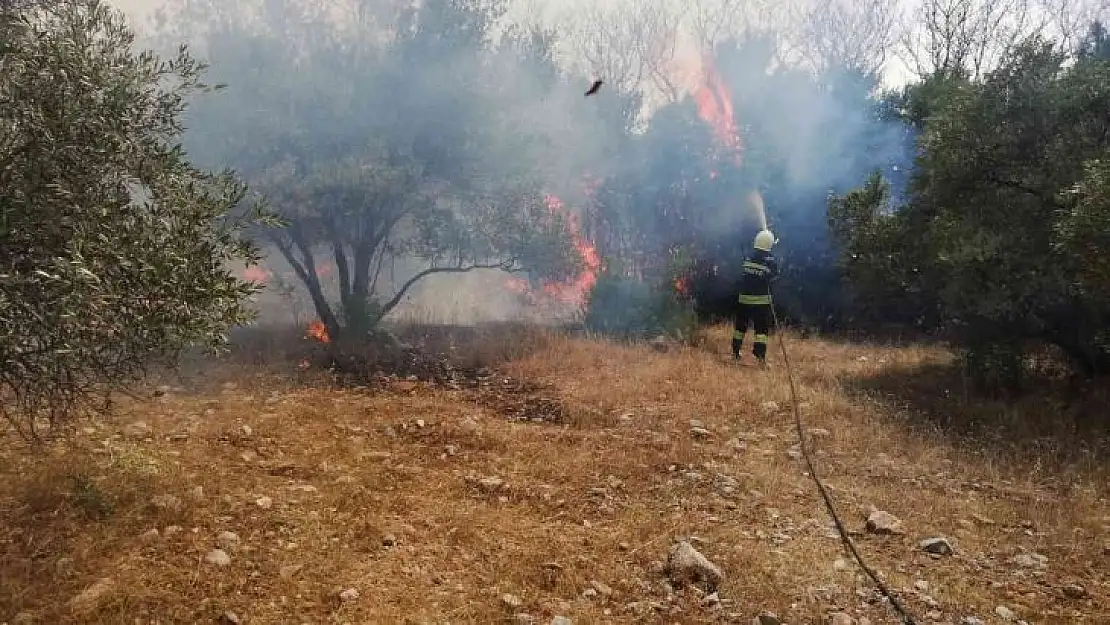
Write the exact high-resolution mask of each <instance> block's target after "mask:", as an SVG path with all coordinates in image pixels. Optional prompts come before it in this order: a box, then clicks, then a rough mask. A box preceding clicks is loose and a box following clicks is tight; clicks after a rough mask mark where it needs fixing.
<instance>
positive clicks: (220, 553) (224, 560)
mask: <svg viewBox="0 0 1110 625" xmlns="http://www.w3.org/2000/svg"><path fill="white" fill-rule="evenodd" d="M204 561H205V562H207V563H209V564H211V565H213V566H220V567H223V566H228V565H229V564H231V556H229V555H227V552H226V551H224V550H223V549H213V550H212V551H209V552H208V555H206V556H204Z"/></svg>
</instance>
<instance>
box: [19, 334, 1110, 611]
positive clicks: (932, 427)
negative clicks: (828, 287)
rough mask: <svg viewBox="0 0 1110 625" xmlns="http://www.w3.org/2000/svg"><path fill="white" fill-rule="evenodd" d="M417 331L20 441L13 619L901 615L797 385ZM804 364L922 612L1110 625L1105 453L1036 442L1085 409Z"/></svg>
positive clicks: (213, 383)
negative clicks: (802, 434) (830, 504)
mask: <svg viewBox="0 0 1110 625" xmlns="http://www.w3.org/2000/svg"><path fill="white" fill-rule="evenodd" d="M724 339H725V335H724V334H723V333H720V332H719V333H718V334H717V335H715V336H714V342H713V343H712V345H714V346H716V345H717V344H720V345H724ZM399 340H400V342H401V343H402V344H404V345H406V346H408V347H411V348H412V351H411V352H406V351H405V349H406V348H404V347H403V348H402V352H401V353H409V354H410V356H411V357H412V358H417V359H419V358H423V356H419V354H427V353H442V354H448V355H451V358H450V359H447V360H444V359H443V358H440V359H433V360H432V361H428V362H424V361H420V362H421V363H422V364H420V365H419V366H410V367H408V368H403V367H396V366H395V367H393V368H392V369H393V370H391V369H390V368H385V369H381V368H378V369H375V367H372V366H371V367H365V366H362V365H358V366H352V365H350V363H349V362H348V364H347V365H345V366H338V367H337V366H335V362H334V361H333V360H329V359H328V356H327V355H326V354H325V353H324V352H322V351H321V350H319V349H318V348H298V349H301V350H307V352H306V353H294V352H296V351H297V350H290V352H289V353H283V354H281V355H280V357H279V356H274V355H271V356H270V357H269V358H259V357H257V356H252V358H253V360H251V359H250V358H247V359H244V358H242V357H240V358H238V359H237V360H235V361H233V362H223V363H220V364H218V365H214V364H209V365H207V366H205V367H204V368H200V369H194V370H192V371H190V372H187V374H186V375H184V377H178V378H173V379H170V378H167V379H166V380H165V381H164V383H163V384H162V385H161V386H160V387H158V388H152V389H151V391H150V392H149V398H148V399H138V400H134V401H132V400H128V401H127V402H126V403H124V404H122V405H121V406H120V407H119V409H118V410H117V412H116V414H115V416H114V417H113V418H112V419H108V420H103V421H99V422H90V423H84V424H81V426H80V431H79V435H78V436H77V438H76V439H75V441H74V442H73V443H72V444H71V445H66V446H61V445H56V446H52V447H51V448H50V449H49V450H48V451H46V452H40V453H38V454H28V453H27V452H26V451H25V450H23V449H21V448H20V446H19V445H18V444H16V442H15V441H14V440H11V439H9V440H11V444H8V445H5V446H4V449H3V451H2V452H0V459H2V464H0V471H2V472H3V480H0V562H2V565H0V566H2V567H3V570H2V571H0V573H2V574H0V622H3V621H4V620H5V619H6V620H7V622H10V623H58V622H80V623H92V622H99V623H115V622H128V623H179V622H224V623H367V622H374V623H379V622H380V623H404V622H409V623H459V622H477V623H494V622H518V623H631V622H660V623H706V622H735V623H745V624H747V623H764V624H766V623H778V622H782V623H795V624H798V623H825V622H831V623H836V624H838V625H847V624H851V623H867V622H870V623H896V622H898V621H897V618H896V615H895V613H894V612H893V611H892V610H891V607H890V606H889V605H887V604H886V602H885V601H884V599H883V598H882V597H881V596H880V595H879V594H878V593H877V592H876V590H875V589H874V587H873V586H872V585H871V584H870V583H869V580H867V578H866V577H865V576H864V575H863V574H862V572H861V571H860V569H859V568H858V567H857V565H856V564H855V562H854V561H853V560H852V559H851V557H850V556H849V555H847V554H846V552H845V551H844V549H843V547H842V545H841V542H840V538H839V535H838V534H837V532H836V531H835V529H834V528H833V526H832V525H831V523H830V521H829V519H828V516H827V514H826V512H825V510H824V507H823V503H822V501H821V499H820V497H819V495H818V493H817V491H816V489H815V487H814V484H813V482H812V480H811V478H810V476H809V474H808V472H807V468H806V465H805V461H804V458H803V457H802V455H801V450H800V448H799V446H798V443H797V437H796V434H795V431H794V422H793V416H792V412H791V409H790V407H791V400H790V395H789V390H788V387H787V381H786V375H785V371H784V370H783V368H782V367H781V366H779V367H775V368H772V369H771V370H770V371H760V370H758V369H755V368H750V367H735V366H733V365H731V364H730V363H727V362H725V361H724V360H723V359H722V358H721V357H720V355H719V354H717V353H713V350H707V349H692V348H677V347H675V346H669V345H665V344H657V345H654V346H651V345H646V346H638V347H636V346H632V347H619V346H614V345H611V344H605V343H601V342H594V341H588V340H585V339H580V338H568V337H562V336H553V335H545V334H538V333H536V332H532V333H531V334H528V333H527V332H524V331H522V330H519V329H518V330H516V331H515V333H508V334H505V333H498V334H496V335H475V336H469V337H463V338H460V337H458V336H455V335H448V334H443V333H441V334H439V335H436V336H432V335H423V336H416V337H413V336H404V337H401V338H400V339H399ZM790 345H791V347H792V350H793V361H794V362H795V364H796V367H797V373H798V377H799V382H800V394H801V398H800V401H801V408H802V413H803V416H804V418H805V420H806V422H807V425H806V427H807V433H808V441H809V444H810V446H811V447H812V448H813V449H814V453H815V456H814V459H815V460H816V462H817V466H818V470H819V471H820V473H821V475H822V477H823V478H824V479H825V482H826V485H827V486H828V488H829V490H830V493H831V495H832V496H833V498H834V499H835V500H836V503H837V506H838V509H839V512H840V514H841V516H842V518H843V520H844V522H845V524H846V525H847V529H848V530H849V532H850V533H851V535H852V537H853V540H854V541H855V543H856V544H857V546H858V549H859V550H860V552H861V553H862V554H863V556H864V557H865V559H866V560H867V562H868V564H869V565H870V566H871V567H872V568H873V569H875V570H876V571H877V572H878V573H879V574H880V575H881V577H882V578H883V579H884V580H885V581H886V583H887V584H888V585H889V587H890V588H891V589H892V590H893V591H894V592H895V593H896V595H897V597H898V599H899V600H900V601H901V602H902V603H904V604H905V605H906V607H907V608H908V609H909V610H910V611H911V612H912V613H913V614H914V616H915V617H917V618H918V619H919V622H922V623H928V622H938V623H966V624H972V623H1018V622H1022V621H1024V622H1027V623H1092V624H1094V623H1107V622H1110V566H1108V565H1110V503H1108V501H1107V492H1106V491H1107V483H1108V482H1107V480H1106V476H1107V474H1106V471H1105V469H1104V468H1103V467H1104V466H1105V462H1104V461H1105V459H1106V456H1105V447H1104V445H1105V438H1104V435H1101V434H1098V433H1097V432H1094V433H1093V431H1092V430H1083V429H1081V428H1080V426H1078V425H1074V424H1072V425H1066V424H1064V425H1061V424H1060V423H1053V424H1052V425H1045V424H1043V423H1041V422H1042V421H1045V419H1044V417H1045V414H1047V413H1046V412H1045V411H1046V410H1047V408H1046V406H1048V405H1051V406H1052V407H1053V410H1055V412H1053V413H1051V414H1053V415H1054V416H1055V417H1056V420H1057V421H1059V422H1063V421H1066V420H1067V419H1070V418H1071V416H1072V415H1071V414H1070V412H1069V411H1070V410H1073V409H1074V410H1079V409H1080V408H1082V409H1083V410H1087V409H1088V408H1089V405H1088V404H1084V405H1083V406H1080V407H1074V406H1070V405H1064V404H1060V403H1058V402H1056V401H1055V400H1054V401H1053V402H1052V403H1050V404H1048V403H1044V402H1042V401H1041V400H1038V401H1027V402H1025V403H1022V402H1016V401H1011V402H1003V401H1002V400H990V401H988V400H985V399H972V398H970V396H968V395H966V394H965V393H964V391H963V389H960V388H958V387H950V386H945V385H944V384H943V383H942V382H943V378H937V379H936V380H934V381H933V382H930V384H931V385H932V386H930V387H928V388H929V389H931V390H930V391H929V392H930V394H929V395H928V397H929V398H930V399H929V400H928V401H922V400H921V397H920V396H921V395H922V393H925V387H924V386H922V385H923V384H924V381H923V380H924V379H925V377H926V375H927V372H928V371H930V369H929V368H930V367H944V366H945V365H946V362H947V359H948V355H947V354H945V353H944V352H943V351H941V350H936V349H927V348H912V347H910V348H906V347H903V348H893V347H889V348H879V347H868V346H852V345H845V344H837V343H832V342H827V341H818V340H794V341H792V342H791V343H790ZM252 349H254V348H252ZM240 356H242V354H241V355H240ZM248 361H249V362H248ZM305 361H308V363H309V365H308V367H305V366H304V362H305ZM355 362H356V364H358V362H360V361H355ZM435 363H439V364H435ZM444 363H447V364H444ZM410 364H412V363H410ZM328 366H332V368H335V369H341V371H339V374H340V375H335V374H334V373H329V372H327V371H325V370H323V369H324V368H326V367H328ZM899 376H912V377H909V378H906V377H899ZM899 389H912V393H910V392H909V391H907V392H905V393H903V392H901V391H900V390H899ZM938 413H943V414H941V415H939V416H938ZM961 416H962V418H964V419H965V420H966V421H974V422H975V423H976V424H978V426H979V427H978V429H977V430H976V429H975V428H971V429H969V430H960V431H957V430H955V429H954V425H953V424H954V423H956V422H957V421H959V420H960V419H959V418H958V417H961ZM1038 418H1040V419H1041V420H1040V421H1036V419H1038ZM988 419H993V420H988ZM1034 421H1035V422H1036V423H1041V425H1037V426H1028V425H1023V424H1025V423H1026V422H1034Z"/></svg>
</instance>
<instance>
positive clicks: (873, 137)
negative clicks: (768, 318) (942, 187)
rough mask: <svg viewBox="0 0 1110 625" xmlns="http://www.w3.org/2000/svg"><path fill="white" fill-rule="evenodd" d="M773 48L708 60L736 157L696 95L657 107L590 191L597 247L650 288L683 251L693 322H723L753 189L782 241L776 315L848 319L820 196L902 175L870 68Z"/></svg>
mask: <svg viewBox="0 0 1110 625" xmlns="http://www.w3.org/2000/svg"><path fill="white" fill-rule="evenodd" d="M778 45H779V44H777V43H776V42H775V41H774V40H773V39H771V38H769V37H754V36H753V37H749V38H747V39H739V40H727V41H724V42H722V43H721V44H720V45H719V46H717V48H716V51H715V54H714V55H713V59H712V66H714V67H715V68H716V71H717V72H718V73H719V76H720V79H721V80H720V81H715V82H717V83H718V84H722V85H723V87H724V89H725V91H726V93H725V95H726V96H727V97H728V98H729V99H730V100H731V103H732V109H733V111H734V116H735V119H733V120H732V121H733V122H734V124H735V126H736V127H737V128H738V131H739V132H738V135H739V141H740V144H741V148H742V149H741V153H740V158H739V160H738V162H736V161H734V160H733V159H731V158H723V157H722V154H721V152H720V149H719V146H716V145H715V143H716V142H717V141H718V138H717V137H715V136H714V133H713V132H712V130H713V129H712V128H711V127H710V122H707V120H705V119H703V118H702V117H701V116H700V115H699V112H698V107H697V106H695V102H694V99H695V98H694V97H688V98H686V99H683V100H680V101H678V102H675V103H673V104H670V105H667V106H665V107H663V108H661V109H660V110H659V111H657V112H656V113H655V115H654V116H653V117H652V118H651V120H650V122H649V124H648V126H647V129H646V131H645V132H644V133H643V135H641V136H639V137H637V138H636V139H635V140H634V141H631V142H629V148H628V149H627V150H626V151H625V153H624V154H623V155H622V157H621V158H620V161H621V162H622V163H623V164H624V167H623V168H622V169H621V170H620V171H619V172H618V173H617V174H616V175H614V176H612V177H610V179H608V180H607V181H606V182H605V184H603V185H602V187H601V189H600V190H599V191H598V194H597V202H598V204H599V209H598V221H600V222H601V226H600V228H599V231H600V233H601V234H600V237H601V238H600V240H599V247H600V248H601V252H602V254H603V255H605V256H615V257H618V258H621V259H622V260H624V261H625V263H626V265H631V266H633V267H635V268H636V271H635V272H633V273H634V275H637V276H644V277H646V278H647V279H649V280H651V281H654V282H656V283H659V284H665V283H667V281H668V280H669V279H670V278H669V276H667V275H666V270H667V268H668V267H669V266H670V265H669V262H668V261H669V259H670V258H672V257H673V256H674V254H675V253H676V252H680V253H682V254H685V255H687V256H688V257H689V259H690V266H689V267H687V271H686V276H684V277H685V278H686V281H685V282H684V284H686V286H688V290H689V294H690V295H691V296H692V297H693V298H694V299H695V300H696V302H697V306H698V309H699V312H700V313H701V315H702V316H703V317H708V318H712V317H718V316H722V315H725V316H727V315H731V314H732V312H733V310H734V307H735V303H736V293H735V292H734V287H735V280H736V277H737V276H738V273H737V272H738V271H739V268H740V266H741V264H742V262H743V260H744V257H745V256H746V255H747V254H748V253H749V252H750V251H751V242H752V237H754V235H755V233H756V232H757V231H758V230H759V229H760V227H761V225H762V224H761V223H760V219H759V216H758V212H756V210H755V209H754V207H753V206H752V205H751V204H750V202H749V201H748V197H749V194H750V193H751V191H752V190H753V189H757V190H759V191H760V192H761V193H762V196H763V198H764V202H765V205H766V210H767V219H768V221H769V225H770V226H771V228H772V229H773V230H775V231H776V232H777V233H779V234H780V235H781V236H780V238H781V240H782V243H781V244H780V246H779V247H778V248H777V249H776V252H777V253H778V254H779V255H780V256H781V257H782V259H783V275H782V278H781V279H780V281H779V288H777V289H776V301H777V302H778V303H779V304H780V307H781V308H782V310H781V311H780V312H781V313H785V314H784V315H783V316H784V317H787V318H791V319H792V320H794V321H799V320H800V321H804V322H807V323H816V324H822V323H831V322H833V321H842V320H843V319H845V318H846V317H847V316H848V315H849V314H850V312H851V311H849V310H847V303H846V302H845V301H844V298H843V292H844V289H843V286H842V284H841V279H840V274H839V271H838V268H837V266H836V259H837V250H836V249H835V247H834V243H835V242H834V241H833V240H832V237H831V236H830V232H829V229H828V225H827V223H826V220H825V210H826V206H827V202H828V196H829V193H830V192H845V191H847V190H849V189H852V188H854V187H856V186H858V185H860V184H862V183H863V182H864V181H865V180H866V178H867V175H868V173H870V172H871V171H872V170H874V169H876V168H879V169H882V170H884V171H890V170H891V168H892V167H896V166H901V167H902V168H903V169H906V170H908V169H909V165H910V164H911V163H912V145H913V132H912V129H909V128H907V127H906V126H905V125H904V124H903V123H902V122H901V120H897V119H890V118H889V116H886V117H884V110H885V109H886V107H887V104H886V103H884V102H883V101H881V100H879V99H876V98H874V97H873V92H874V91H875V78H874V77H873V76H870V75H868V73H867V72H865V71H861V70H854V69H844V68H841V67H838V66H836V65H832V64H829V65H828V66H827V67H825V68H824V70H823V71H822V72H821V73H817V74H815V73H814V72H812V71H809V70H807V69H805V68H797V67H790V66H782V65H776V63H775V58H776V55H777V52H776V51H777V46H778Z"/></svg>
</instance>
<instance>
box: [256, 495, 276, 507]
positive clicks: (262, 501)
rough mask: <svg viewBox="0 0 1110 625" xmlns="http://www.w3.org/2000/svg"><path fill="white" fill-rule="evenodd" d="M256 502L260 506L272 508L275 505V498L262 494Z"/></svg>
mask: <svg viewBox="0 0 1110 625" xmlns="http://www.w3.org/2000/svg"><path fill="white" fill-rule="evenodd" d="M254 504H255V505H256V506H258V507H259V508H270V507H271V506H273V505H274V500H273V499H270V498H269V497H266V496H262V497H259V498H258V499H255V500H254Z"/></svg>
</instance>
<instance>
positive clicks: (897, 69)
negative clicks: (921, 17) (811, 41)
mask: <svg viewBox="0 0 1110 625" xmlns="http://www.w3.org/2000/svg"><path fill="white" fill-rule="evenodd" d="M517 1H521V0H517ZM523 1H524V2H527V3H528V4H529V5H531V6H532V7H542V9H540V11H541V14H542V15H543V16H544V17H550V16H552V15H555V14H561V13H564V12H565V11H566V10H567V9H570V8H571V7H575V6H587V5H594V6H597V5H607V4H615V3H616V1H617V0H523ZM678 1H682V0H678ZM892 1H893V2H899V3H902V4H903V5H905V4H906V3H907V2H908V1H909V0H892ZM107 2H108V4H110V5H114V6H116V7H119V8H120V9H122V10H123V11H125V12H127V13H128V14H129V15H130V16H131V17H132V18H133V19H137V20H140V21H142V20H144V19H145V18H147V17H148V16H150V15H151V14H153V12H154V11H155V10H157V9H158V7H160V6H161V5H163V4H164V3H165V0H107ZM908 77H909V74H908V72H907V71H906V68H905V66H904V65H903V64H902V63H901V62H900V61H899V60H898V59H891V60H890V62H888V63H887V68H886V71H885V72H884V82H886V83H887V84H888V85H891V86H893V85H900V84H904V83H905V82H906V81H907V79H908Z"/></svg>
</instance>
